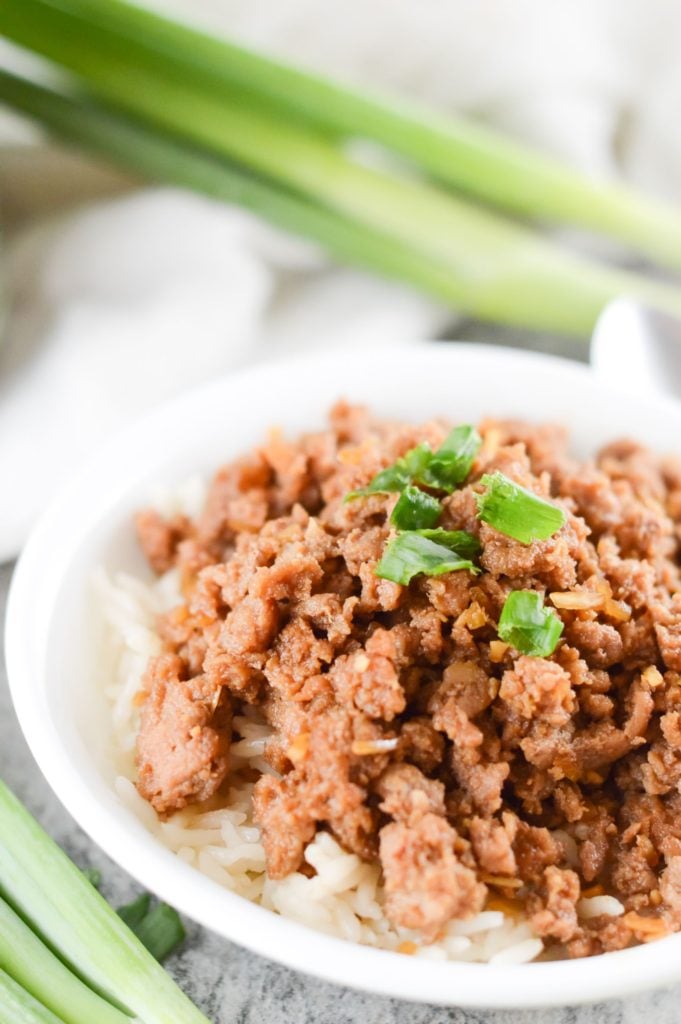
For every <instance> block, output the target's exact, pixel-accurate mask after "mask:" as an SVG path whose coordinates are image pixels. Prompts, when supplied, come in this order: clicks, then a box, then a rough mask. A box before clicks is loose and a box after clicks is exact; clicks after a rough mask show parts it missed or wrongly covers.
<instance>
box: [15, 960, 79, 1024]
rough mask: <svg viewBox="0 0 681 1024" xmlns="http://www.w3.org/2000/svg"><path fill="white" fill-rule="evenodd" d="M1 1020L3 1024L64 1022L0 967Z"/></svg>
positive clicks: (52, 1023) (60, 1023) (55, 1023)
mask: <svg viewBox="0 0 681 1024" xmlns="http://www.w3.org/2000/svg"><path fill="white" fill-rule="evenodd" d="M0 1020H1V1021H2V1024H64V1022H63V1021H62V1020H60V1018H59V1017H55V1015H54V1014H53V1013H52V1011H51V1010H48V1009H47V1007H46V1006H43V1004H42V1003H39V1002H38V1000H37V999H34V998H33V996H32V995H31V994H30V993H29V992H27V991H26V990H25V989H23V988H22V987H21V985H18V984H17V982H16V981H14V979H13V978H10V976H9V974H6V973H5V972H4V971H3V970H2V968H0Z"/></svg>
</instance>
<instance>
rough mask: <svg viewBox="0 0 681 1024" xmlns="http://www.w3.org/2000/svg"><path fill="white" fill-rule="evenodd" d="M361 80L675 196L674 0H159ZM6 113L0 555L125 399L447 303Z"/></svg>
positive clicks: (393, 325) (433, 325)
mask: <svg viewBox="0 0 681 1024" xmlns="http://www.w3.org/2000/svg"><path fill="white" fill-rule="evenodd" d="M155 3H156V6H158V7H159V8H160V9H162V10H163V11H165V12H168V13H172V12H176V13H178V14H179V15H182V16H184V17H186V18H189V19H194V20H195V21H199V22H203V23H204V24H205V25H208V26H209V27H212V28H214V29H217V30H219V31H225V32H227V33H229V34H230V35H232V36H235V37H239V38H242V39H244V40H245V41H247V42H249V43H252V44H254V45H257V46H259V47H261V48H263V49H267V50H270V51H272V52H275V53H278V54H281V55H283V56H286V57H288V58H291V59H294V60H299V61H301V62H304V63H307V64H308V65H310V66H312V67H317V68H319V69H321V70H323V71H325V72H328V73H331V74H335V75H338V76H342V77H344V78H346V79H348V80H352V81H355V82H358V83H365V84H371V85H378V86H380V87H382V88H386V89H389V90H393V91H396V92H403V93H405V94H407V95H410V96H416V97H420V98H422V99H424V100H426V101H427V102H429V103H432V104H434V105H438V106H440V107H443V108H445V109H452V110H462V111H466V112H469V113H471V114H473V115H475V116H477V117H481V118H484V119H485V120H487V121H489V122H491V123H493V124H496V125H498V126H499V127H500V128H502V129H504V130H507V131H508V132H511V133H513V134H514V135H516V136H517V137H519V138H523V139H526V140H528V141H530V142H532V143H534V144H536V145H538V146H541V147H543V148H544V149H546V150H548V151H551V152H553V153H555V154H557V155H559V156H561V157H563V158H564V159H566V160H569V161H571V162H572V163H574V164H576V165H578V166H580V167H582V168H584V169H585V170H587V171H593V172H598V173H606V174H613V175H614V174H617V175H621V176H624V177H626V178H629V179H630V180H631V181H633V182H634V183H636V184H638V185H641V186H642V187H647V188H649V189H651V190H652V191H657V192H659V193H661V194H666V195H667V196H670V197H676V198H678V197H679V196H680V195H681V135H679V133H678V132H677V131H676V125H677V120H678V118H677V114H678V110H679V99H680V96H681V65H679V62H678V56H677V55H678V49H679V44H680V43H681V5H679V4H678V3H677V2H676V0H573V2H572V3H571V4H565V3H564V2H562V0H343V3H342V4H341V3H340V2H334V0H331V2H324V3H322V2H321V0H155ZM31 139H32V136H31V135H30V134H29V135H28V136H27V133H26V129H25V127H24V126H21V125H19V124H18V122H16V121H15V119H13V118H8V117H7V116H4V117H2V119H0V145H1V144H2V143H3V141H4V148H3V149H0V205H1V206H2V207H3V208H4V211H5V214H6V216H7V217H8V219H9V232H8V238H7V240H6V243H5V249H4V252H3V255H2V261H3V270H2V276H3V277H4V287H5V292H6V295H7V299H8V301H9V304H10V306H11V311H10V313H9V314H8V316H7V320H6V330H5V336H4V345H3V348H2V350H0V481H2V484H0V560H2V559H4V558H9V557H11V556H12V555H13V554H15V553H16V552H17V550H18V549H19V547H20V546H21V544H22V542H23V540H24V539H25V536H26V534H27V532H28V530H29V528H30V526H31V524H32V523H33V521H34V519H35V517H36V514H37V513H38V512H39V511H40V509H41V508H42V507H43V506H44V504H45V502H46V501H47V500H48V499H49V496H50V494H51V493H52V492H53V491H54V489H55V488H56V487H57V486H58V485H59V482H60V481H61V480H62V479H63V478H64V476H65V475H67V474H68V473H69V472H70V471H71V469H72V467H73V466H74V465H75V464H76V463H77V462H78V460H79V459H80V458H82V457H83V456H84V455H85V454H87V453H88V452H90V451H92V450H94V449H96V448H97V446H98V445H99V444H100V443H101V442H102V440H104V439H105V438H106V437H107V436H109V435H110V434H111V433H112V432H113V431H115V430H116V429H117V428H118V427H119V426H120V425H122V424H123V423H125V422H126V421H128V420H129V419H130V418H131V417H132V416H134V415H135V414H137V413H139V412H141V411H142V410H144V409H146V408H148V407H150V406H151V405H153V404H155V403H157V402H159V401H160V400H162V399H164V398H166V397H168V396H170V395H172V394H174V393H176V392H178V391H179V390H181V389H183V388H186V387H189V386H191V385H193V384H197V383H199V382H201V381H202V380H206V379H208V378H210V377H212V376H214V375H215V374H218V373H222V372H224V371H226V370H229V369H230V368H231V367H234V366H236V365H239V364H241V363H243V362H244V361H246V360H253V359H260V358H265V357H267V356H268V355H270V354H277V355H281V354H282V353H286V352H288V351H292V350H294V349H297V348H302V347H305V346H320V345H324V346H328V345H332V344H336V345H345V346H348V347H349V346H350V345H353V344H358V345H364V344H367V343H369V342H373V343H385V344H388V345H389V344H392V343H397V342H399V341H401V340H404V339H411V338H415V337H419V336H425V335H428V334H431V333H433V332H434V331H437V330H440V329H442V328H443V326H444V325H445V324H446V323H447V322H449V321H451V314H450V313H449V312H447V311H445V310H443V309H441V308H439V307H438V306H437V305H436V304H434V303H432V302H430V301H428V300H426V299H424V298H422V297H420V296H418V295H415V294H413V293H412V292H411V291H409V290H408V289H405V288H400V287H397V286H395V285H392V284H389V283H386V282H382V281H379V280H377V279H374V278H371V277H369V276H367V275H364V274H361V273H359V272H355V271H352V270H348V269H340V268H336V267H333V266H331V265H330V264H329V263H328V261H326V259H325V258H324V257H323V255H322V254H321V253H319V252H318V251H317V250H316V249H315V248H314V247H313V246H310V245H307V244H305V243H302V242H299V241H297V240H295V239H290V238H287V237H284V236H282V235H281V234H279V233H277V232H274V231H272V230H270V229H268V228H266V227H264V226H263V225H262V224H260V223H258V222H257V221H256V220H255V219H254V218H252V217H251V216H249V215H247V214H245V213H244V212H242V211H240V210H238V209H234V208H231V207H228V206H224V205H220V204H217V203H214V202H211V201H209V200H206V199H203V198H201V197H198V196H194V195H191V194H188V193H183V192H181V191H177V190H171V189H158V188H156V189H154V188H145V189H142V188H139V187H133V185H132V184H131V183H129V182H128V181H127V180H126V179H125V178H124V177H122V176H120V175H117V174H114V173H111V172H109V171H105V170H103V169H102V168H100V167H95V166H94V165H92V164H89V163H87V162H86V161H82V160H80V159H74V158H73V157H70V156H68V157H67V156H65V155H64V154H62V153H61V152H59V151H57V150H55V149H53V148H52V147H43V146H36V145H33V144H31Z"/></svg>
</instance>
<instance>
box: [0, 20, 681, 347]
mask: <svg viewBox="0 0 681 1024" xmlns="http://www.w3.org/2000/svg"><path fill="white" fill-rule="evenodd" d="M109 5H110V0H106V2H103V3H101V4H100V5H99V6H100V7H101V9H102V10H104V9H105V8H106V9H108V8H109ZM64 6H68V5H67V4H66V0H64ZM111 9H112V10H114V7H112V8H111ZM115 9H118V7H117V6H116V8H115ZM125 9H126V10H127V8H125ZM132 10H134V9H132ZM0 31H3V32H4V33H5V34H6V35H7V36H8V37H9V38H11V39H13V40H14V41H15V42H17V43H19V44H20V45H23V46H26V47H29V48H30V49H32V50H34V51H36V52H38V53H41V54H42V55H43V56H45V57H47V58H48V59H50V60H52V61H54V62H56V63H58V64H60V65H62V66H63V67H65V68H67V69H68V70H70V71H71V72H72V73H74V74H76V75H77V76H78V77H79V79H80V80H81V81H82V82H84V83H85V85H86V87H87V89H88V90H90V92H92V93H94V94H95V96H96V101H95V103H94V105H92V104H89V103H88V101H86V100H85V99H84V98H83V97H82V94H81V95H80V96H79V95H76V97H75V98H74V97H71V98H69V97H68V96H63V95H62V96H61V103H60V99H59V96H58V95H55V94H53V93H51V92H50V90H42V91H40V92H37V91H35V87H34V88H33V91H31V84H30V83H26V82H23V83H22V81H21V80H20V79H17V78H16V77H15V76H10V75H8V74H3V76H2V79H1V80H0V101H3V100H4V101H5V102H7V103H9V104H10V105H11V106H14V107H16V108H18V109H23V110H24V111H25V112H27V113H29V114H30V115H31V116H34V117H37V118H38V119H39V120H42V121H43V122H44V123H45V124H46V126H47V127H48V128H50V129H51V130H53V131H56V132H57V133H58V134H59V133H61V134H65V135H67V136H69V137H71V139H73V140H75V141H78V142H79V143H80V144H83V145H85V146H91V147H93V148H96V149H98V150H99V151H100V152H104V151H106V150H107V148H108V151H109V152H110V153H111V155H112V156H113V158H114V159H118V161H119V162H122V163H124V164H126V165H127V166H132V167H137V168H139V169H140V170H141V171H142V173H146V174H149V175H150V176H151V177H155V178H158V179H160V180H163V181H167V180H171V181H174V182H176V183H182V184H187V185H188V186H189V187H192V188H196V189H197V190H199V191H207V192H209V193H210V194H220V195H221V197H222V198H226V199H230V200H232V201H237V202H239V201H241V202H243V203H244V205H247V206H249V207H250V208H252V209H257V210H258V212H260V213H262V214H263V216H265V217H268V218H269V219H271V220H272V221H273V222H274V223H278V224H279V225H280V226H284V227H287V228H288V229H290V230H293V231H297V232H298V233H300V234H303V235H305V236H306V237H312V238H316V239H317V240H318V241H321V242H322V244H324V245H325V246H327V247H328V248H329V249H330V251H331V252H332V253H334V255H337V256H339V257H340V258H341V259H345V260H347V261H349V262H351V263H357V264H359V265H360V266H368V267H370V268H371V269H375V270H377V271H378V272H379V273H382V274H386V275H388V276H391V277H396V278H398V279H400V280H403V281H407V282H408V283H411V284H413V285H414V286H415V287H417V288H420V289H421V290H424V291H426V292H427V293H428V294H430V295H433V296H435V297H436V298H439V299H440V300H444V301H445V302H447V303H449V304H451V305H453V306H456V307H457V308H459V309H460V310H462V311H465V312H468V313H470V314H473V315H476V316H479V317H481V318H483V319H487V320H492V321H498V322H503V323H509V324H516V325H521V326H525V327H529V328H536V329H548V330H555V331H560V332H565V333H572V334H582V335H584V334H588V333H589V332H590V330H591V328H592V327H593V324H594V322H595V320H596V318H597V316H598V314H599V312H600V310H601V309H602V307H603V306H604V305H605V304H606V303H607V302H608V301H609V300H610V299H611V298H613V297H615V296H616V295H619V294H622V293H625V294H630V295H633V296H635V297H637V298H639V299H641V300H642V301H645V302H647V303H649V304H652V305H656V306H661V307H662V308H665V309H667V310H669V311H671V312H676V313H681V295H680V294H679V292H678V291H676V290H675V289H673V288H671V287H669V286H666V285H663V284H659V283H657V282H655V281H651V280H649V279H647V278H644V277H641V276H637V275H635V274H629V273H625V272H623V271H617V270H614V269H611V268H606V267H603V266H601V265H600V264H598V263H595V262H593V261H589V260H586V259H579V258H577V257H576V256H572V255H570V254H568V253H566V252H564V251H562V250H561V249H560V248H559V247H558V246H556V245H555V244H553V243H551V242H550V241H548V240H546V239H544V238H542V237H541V236H539V235H537V234H535V233H533V232H532V231H530V230H528V229H527V228H524V227H522V226H520V225H517V224H515V223H513V222H511V221H507V220H504V219H502V218H501V217H499V216H497V215H495V214H493V213H491V212H489V211H486V210H483V209H481V208H479V207H477V206H474V205H471V204H469V203H467V202H466V201H464V200H462V199H460V198H457V197H454V196H452V195H449V194H447V193H445V192H443V191H442V190H441V189H439V188H437V187H436V186H435V185H433V184H431V183H428V182H424V181H420V180H417V179H414V178H411V177H403V176H399V175H396V174H392V173H389V172H387V171H379V170H376V169H371V168H369V167H366V166H363V165H362V164H360V163H358V162H357V161H355V160H353V159H352V158H351V157H349V156H348V155H347V154H346V153H345V152H343V151H342V150H341V149H340V148H339V146H338V144H337V140H336V139H334V138H333V137H329V136H328V134H324V133H322V132H320V131H319V130H313V129H311V128H310V127H309V126H307V125H303V124H298V123H289V122H287V121H285V120H283V119H282V118H281V117H277V115H276V112H273V110H272V109H271V108H270V107H268V106H267V105H266V104H264V103H263V101H262V99H261V98H258V97H257V96H256V97H254V96H253V95H252V94H248V95H247V94H246V93H245V91H243V90H242V92H241V93H239V94H237V92H229V93H228V92H226V91H224V93H219V94H216V93H214V92H211V91H210V90H209V89H207V88H206V87H205V86H204V85H202V83H201V81H200V80H199V79H197V78H196V76H194V75H193V73H191V74H190V73H189V71H188V70H187V69H186V68H183V67H180V66H179V65H178V66H175V65H172V66H171V65H168V64H166V63H164V62H162V61H161V62H158V61H151V60H149V59H146V58H145V60H143V59H142V57H141V55H140V54H139V53H136V51H135V47H134V46H133V45H132V42H131V40H129V39H128V38H127V37H123V36H122V35H121V34H120V33H118V32H116V31H111V30H110V28H109V27H102V26H101V25H99V24H97V23H91V22H89V21H86V20H85V18H84V17H82V16H75V15H73V14H72V13H69V12H65V11H63V10H61V9H59V7H58V6H56V4H52V3H51V2H48V0H3V3H2V4H0ZM145 52H146V51H145ZM102 102H104V104H106V105H108V106H109V107H110V108H111V111H110V112H109V113H107V112H106V111H104V110H102V109H101V104H102ZM97 118H101V121H102V124H101V125H99V126H98V124H97ZM116 118H119V120H118V121H116V120H115V119H116ZM81 120H82V122H83V123H81ZM103 128H104V129H105V130H107V131H110V132H111V139H110V140H109V141H108V143H107V139H106V137H105V133H104V130H103ZM115 136H118V137H120V136H125V139H124V145H122V146H120V147H119V146H118V145H116V143H115V141H114V137H115ZM209 159H211V160H212V161H214V162H213V163H212V164H209V163H208V160H209ZM175 161H177V164H178V166H177V167H176V166H174V163H175ZM235 196H236V197H238V198H234V197H235Z"/></svg>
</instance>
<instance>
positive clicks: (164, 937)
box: [117, 892, 186, 963]
mask: <svg viewBox="0 0 681 1024" xmlns="http://www.w3.org/2000/svg"><path fill="white" fill-rule="evenodd" d="M117 913H118V916H119V917H120V918H121V919H122V920H123V921H125V923H126V924H127V926H128V928H130V930H131V931H133V932H134V933H135V935H136V936H137V938H138V939H139V940H140V942H142V943H144V945H145V946H146V948H147V949H148V950H149V952H150V953H151V955H152V956H153V957H154V959H155V960H158V961H159V963H161V962H163V960H165V958H166V957H168V956H170V954H171V953H172V952H173V951H174V950H175V949H177V947H178V946H179V945H180V944H181V943H182V942H184V940H185V938H186V932H185V930H184V925H183V924H182V921H181V919H180V915H179V914H178V912H177V911H176V910H173V908H172V907H169V906H168V904H167V903H158V904H157V905H156V906H155V907H153V908H152V907H151V896H150V894H149V893H148V892H145V893H142V895H141V896H138V897H137V899H135V900H133V901H132V903H127V904H126V905H125V906H124V907H119V908H118V911H117Z"/></svg>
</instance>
